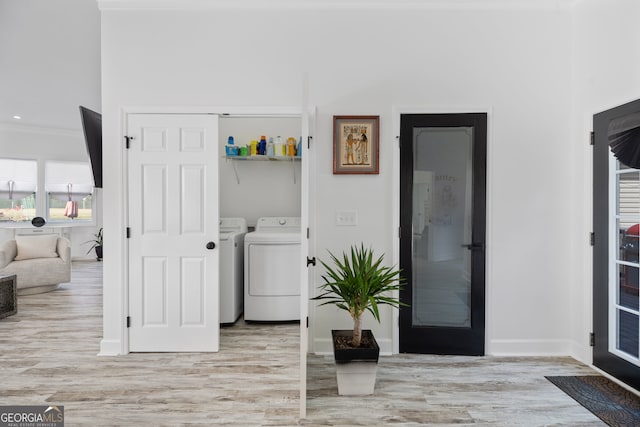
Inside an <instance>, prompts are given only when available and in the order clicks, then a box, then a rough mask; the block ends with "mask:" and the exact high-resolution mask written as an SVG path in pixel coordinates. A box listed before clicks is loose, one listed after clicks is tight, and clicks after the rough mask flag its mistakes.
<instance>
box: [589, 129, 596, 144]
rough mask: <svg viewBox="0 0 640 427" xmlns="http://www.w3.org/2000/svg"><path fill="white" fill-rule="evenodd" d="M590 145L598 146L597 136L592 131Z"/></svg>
mask: <svg viewBox="0 0 640 427" xmlns="http://www.w3.org/2000/svg"><path fill="white" fill-rule="evenodd" d="M589 145H596V134H595V132H593V131H591V136H590V138H589Z"/></svg>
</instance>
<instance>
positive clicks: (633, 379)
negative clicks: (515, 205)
mask: <svg viewBox="0 0 640 427" xmlns="http://www.w3.org/2000/svg"><path fill="white" fill-rule="evenodd" d="M639 111H640V100H637V101H633V102H629V103H627V104H624V105H621V106H619V107H615V108H612V109H610V110H606V111H603V112H601V113H598V114H595V115H594V116H593V142H594V147H593V150H594V151H593V334H594V335H593V365H594V366H596V367H597V368H599V369H602V370H603V371H605V372H607V373H609V374H610V375H612V376H614V377H615V378H617V379H619V380H620V381H622V382H624V383H626V384H628V385H630V386H632V387H634V388H636V389H639V390H640V368H639V367H638V366H636V365H634V364H633V363H630V362H628V361H626V360H624V359H622V358H620V357H618V356H616V355H614V354H612V353H610V352H609V349H608V346H609V221H610V218H609V152H610V149H609V141H608V132H609V123H610V122H611V121H612V120H614V119H616V118H620V117H624V116H627V115H629V114H632V113H637V112H639Z"/></svg>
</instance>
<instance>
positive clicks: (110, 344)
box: [98, 340, 122, 356]
mask: <svg viewBox="0 0 640 427" xmlns="http://www.w3.org/2000/svg"><path fill="white" fill-rule="evenodd" d="M121 354H122V345H121V343H120V340H102V341H100V353H98V356H120V355H121Z"/></svg>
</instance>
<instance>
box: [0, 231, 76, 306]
mask: <svg viewBox="0 0 640 427" xmlns="http://www.w3.org/2000/svg"><path fill="white" fill-rule="evenodd" d="M0 274H3V275H4V274H15V275H16V276H17V288H18V295H30V294H38V293H42V292H49V291H52V290H54V289H56V288H58V286H59V285H60V283H66V282H69V281H70V280H71V243H70V242H69V240H68V239H65V238H64V237H58V236H55V235H44V236H16V240H9V241H6V242H4V243H3V244H1V245H0Z"/></svg>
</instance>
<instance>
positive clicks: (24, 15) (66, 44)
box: [0, 0, 580, 130]
mask: <svg viewBox="0 0 640 427" xmlns="http://www.w3.org/2000/svg"><path fill="white" fill-rule="evenodd" d="M98 1H101V2H102V7H106V8H108V7H111V6H112V7H115V8H118V7H123V5H130V6H136V5H137V6H140V5H139V4H138V3H141V4H142V5H143V6H145V7H149V6H151V5H153V4H157V5H159V6H162V5H163V4H165V3H171V4H174V5H175V4H179V5H181V6H185V3H195V4H196V5H197V4H200V3H203V2H204V3H206V4H207V5H209V6H211V5H215V4H218V3H219V4H221V5H225V4H227V3H228V2H227V1H225V0H191V2H188V1H187V2H177V1H176V0H173V1H169V0H164V2H163V0H138V1H135V0H133V1H132V0H127V1H122V0H0V125H3V124H5V125H6V124H14V125H16V124H19V125H21V126H37V127H46V128H57V129H69V130H80V129H81V128H82V127H81V124H80V116H79V112H78V106H79V105H84V106H86V107H88V108H90V109H92V110H95V111H99V112H100V111H101V98H100V93H101V88H100V12H99V9H98ZM198 1H199V2H200V3H198ZM235 1H237V0H234V3H235ZM247 1H248V2H249V3H252V0H247ZM255 1H257V0H253V3H255ZM260 1H261V0H260ZM371 1H372V2H373V3H385V0H371ZM537 1H538V2H541V0H537ZM579 1H580V0H546V2H542V3H545V4H547V3H548V4H552V5H556V6H558V5H565V6H568V5H570V4H575V3H576V2H579ZM309 2H313V0H306V3H309ZM352 2H354V3H356V4H362V5H366V4H370V2H365V1H364V0H352ZM416 2H418V3H419V2H424V4H427V5H428V4H434V5H436V6H437V5H442V4H445V3H444V2H445V0H402V1H401V3H406V4H408V5H413V6H415V4H416ZM446 2H447V3H446V4H448V5H453V4H459V6H460V7H469V5H471V4H474V5H480V4H489V5H491V4H493V3H497V4H498V5H499V6H501V7H505V5H507V4H511V5H514V4H522V5H531V3H532V0H509V1H508V2H507V0H446ZM549 2H550V3H549ZM253 3H252V4H253ZM276 3H277V2H276ZM285 3H286V2H285ZM385 4H386V3H385ZM536 4H540V3H536ZM548 4H547V6H548ZM227 6H228V4H227ZM14 116H20V117H21V119H20V120H17V119H14Z"/></svg>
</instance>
